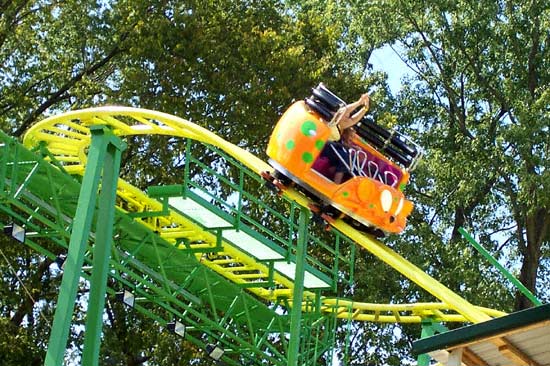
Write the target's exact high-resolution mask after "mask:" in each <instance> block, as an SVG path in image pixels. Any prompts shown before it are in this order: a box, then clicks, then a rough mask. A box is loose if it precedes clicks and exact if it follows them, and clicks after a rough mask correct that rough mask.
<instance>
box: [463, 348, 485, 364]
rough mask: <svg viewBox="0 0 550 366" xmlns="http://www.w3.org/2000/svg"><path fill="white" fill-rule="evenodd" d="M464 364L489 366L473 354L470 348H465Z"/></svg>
mask: <svg viewBox="0 0 550 366" xmlns="http://www.w3.org/2000/svg"><path fill="white" fill-rule="evenodd" d="M462 362H463V363H464V364H465V365H466V366H487V362H485V361H484V360H483V359H482V358H481V357H479V356H478V355H476V354H475V353H474V352H472V351H471V350H470V349H469V348H464V352H463V353H462Z"/></svg>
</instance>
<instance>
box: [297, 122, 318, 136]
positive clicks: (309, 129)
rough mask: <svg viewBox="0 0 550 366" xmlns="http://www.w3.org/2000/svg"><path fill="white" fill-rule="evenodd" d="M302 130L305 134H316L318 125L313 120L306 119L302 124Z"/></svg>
mask: <svg viewBox="0 0 550 366" xmlns="http://www.w3.org/2000/svg"><path fill="white" fill-rule="evenodd" d="M301 131H302V133H303V134H304V135H305V136H315V134H316V132H317V125H316V124H315V122H313V121H305V122H304V123H303V124H302V127H301Z"/></svg>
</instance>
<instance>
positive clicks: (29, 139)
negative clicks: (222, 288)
mask: <svg viewBox="0 0 550 366" xmlns="http://www.w3.org/2000/svg"><path fill="white" fill-rule="evenodd" d="M92 125H104V126H109V127H110V128H111V130H112V132H113V133H114V134H115V135H116V136H119V137H120V138H122V139H124V137H126V136H135V135H165V136H170V137H181V138H190V139H193V140H196V141H199V142H202V143H206V144H210V145H213V146H216V147H218V148H220V149H221V150H223V151H225V152H226V153H227V154H229V155H231V156H233V157H234V158H235V159H237V160H239V161H240V162H241V163H242V164H243V165H245V166H247V167H248V168H249V169H251V170H252V171H254V172H256V173H257V174H260V173H261V172H264V171H270V170H272V168H271V167H270V166H269V165H268V164H267V163H265V162H264V161H262V160H260V159H259V158H257V157H256V156H255V155H253V154H251V153H249V152H247V151H246V150H243V149H241V148H239V147H238V146H235V145H233V144H231V143H229V142H227V141H226V140H224V139H222V138H220V137H219V136H217V135H216V134H214V133H212V132H210V131H208V130H206V129H204V128H202V127H200V126H198V125H196V124H194V123H191V122H189V121H187V120H184V119H182V118H179V117H176V116H173V115H169V114H166V113H161V112H157V111H152V110H146V109H137V108H130V107H117V106H113V107H100V108H90V109H85V110H77V111H72V112H68V113H64V114H62V115H58V116H54V117H50V118H47V119H45V120H43V121H41V122H39V123H37V124H35V125H34V126H33V127H32V128H31V129H29V131H28V132H27V133H26V135H25V137H24V145H25V146H26V147H27V148H33V147H36V146H38V145H39V144H41V143H45V144H46V145H47V148H48V150H49V152H50V153H51V154H52V155H53V158H54V159H55V160H57V161H58V162H60V163H61V164H62V165H63V167H64V169H65V170H66V171H67V172H68V173H70V174H79V175H83V174H84V170H85V167H86V161H87V155H86V153H87V149H88V147H89V145H90V142H91V134H90V130H89V127H90V126H92ZM283 194H284V195H286V196H287V197H289V198H290V199H292V200H294V201H296V202H297V203H298V204H300V205H302V206H304V207H307V206H308V204H309V203H310V202H309V200H308V199H307V198H306V197H305V196H303V195H302V194H301V193H299V192H298V191H295V190H293V189H288V190H286V191H285V192H284V193H283ZM117 195H118V200H117V201H118V202H119V203H118V208H119V209H120V210H123V211H125V212H128V213H132V212H147V211H161V210H162V204H161V203H160V202H159V201H157V200H155V199H152V198H150V197H149V196H148V195H147V194H146V193H144V192H143V191H141V190H140V189H138V188H136V187H134V186H132V185H130V184H129V183H127V182H125V181H123V180H121V179H119V182H118V188H117ZM135 220H136V221H138V222H140V223H141V224H143V225H146V226H148V227H149V228H150V229H151V230H153V231H156V232H158V233H159V235H160V236H161V237H162V238H163V239H165V240H167V241H169V242H173V243H176V241H177V239H181V238H185V239H187V242H189V243H191V247H192V248H202V249H204V248H214V247H216V245H217V241H216V240H217V238H216V236H215V235H213V234H212V233H209V232H207V231H204V230H203V229H202V228H201V227H199V226H198V225H196V224H195V223H193V222H192V221H190V220H189V219H187V218H185V217H184V216H182V215H180V214H178V213H176V212H173V211H170V212H169V214H168V215H167V216H161V217H153V218H150V217H149V218H147V217H145V218H135ZM332 225H333V227H334V228H336V229H337V230H339V231H340V232H342V233H343V234H345V235H347V236H348V237H349V238H350V239H352V240H353V241H354V242H356V243H357V244H358V245H360V246H361V247H363V248H365V249H366V250H368V251H369V252H371V253H372V254H374V255H375V256H377V257H378V258H380V259H381V260H382V261H384V262H385V263H387V264H388V265H390V266H391V267H393V268H394V269H396V270H397V271H399V272H400V273H402V274H403V275H404V276H406V277H407V278H409V279H410V280H412V281H413V282H415V283H416V284H418V285H419V286H421V287H422V288H424V289H425V290H427V291H428V292H430V293H431V294H432V295H434V296H435V297H436V298H438V299H439V300H440V301H441V303H417V304H405V305H396V304H366V303H357V302H352V301H348V300H342V299H333V298H324V299H322V304H323V308H324V309H325V311H327V312H336V313H337V316H338V317H339V318H344V319H353V320H358V321H374V322H402V323H413V322H414V323H417V322H420V321H421V320H422V318H426V317H432V318H433V319H435V320H437V321H443V322H447V321H457V322H473V323H478V322H482V321H485V320H489V319H491V318H492V317H496V316H502V315H504V313H502V312H499V311H496V310H491V309H486V308H481V307H477V306H474V305H472V304H470V303H469V302H467V301H466V300H464V299H463V298H462V297H460V296H459V295H457V294H455V293H454V292H452V291H451V290H449V289H448V288H446V287H445V286H443V285H442V284H441V283H439V282H438V281H436V280H434V279H433V278H431V277H430V276H428V275H427V274H426V273H424V272H423V271H422V270H420V269H419V268H418V267H416V266H414V265H413V264H412V263H410V262H408V261H407V260H406V259H404V258H403V257H401V256H400V255H399V254H397V253H395V252H394V251H392V250H391V249H390V248H388V247H387V246H386V245H384V244H383V243H381V242H379V241H377V240H375V239H373V238H371V237H368V236H365V235H363V234H361V233H360V232H358V231H356V230H355V229H353V228H352V227H350V226H349V225H347V224H346V223H344V222H343V221H340V220H339V221H336V222H335V223H333V224H332ZM222 245H223V251H222V252H221V253H218V254H220V255H221V256H223V257H224V259H211V260H210V259H208V258H205V257H204V256H203V257H201V258H200V260H201V262H202V263H203V264H204V265H206V266H208V267H210V268H211V269H213V270H214V271H216V272H217V273H220V274H221V275H223V276H224V277H226V278H228V279H229V280H231V281H233V282H234V283H237V284H246V283H247V282H248V281H257V280H259V279H263V278H265V279H267V277H268V275H269V269H268V268H267V267H266V266H265V265H263V264H262V263H259V262H257V261H256V260H255V259H254V258H251V257H250V256H249V255H247V254H246V253H244V252H242V251H241V250H239V248H237V247H235V246H232V245H230V244H229V243H226V242H223V243H222ZM198 255H200V254H198ZM228 264H230V266H228ZM237 269H238V270H237ZM247 272H248V274H247ZM237 273H239V274H237ZM273 279H274V282H275V283H276V285H277V286H276V288H275V289H268V288H258V287H251V288H249V291H250V292H252V293H254V294H255V295H257V296H259V297H261V298H263V299H266V300H270V301H275V300H276V299H277V298H281V297H284V298H288V299H292V293H293V288H294V284H293V282H292V281H290V280H289V279H287V278H286V277H284V276H282V275H279V274H277V273H275V275H274V278H273ZM313 296H314V295H313V294H312V293H310V292H307V291H306V292H304V298H306V297H307V298H310V299H311V298H312V297H313Z"/></svg>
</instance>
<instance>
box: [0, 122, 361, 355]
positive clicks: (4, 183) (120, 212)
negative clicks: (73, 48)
mask: <svg viewBox="0 0 550 366" xmlns="http://www.w3.org/2000/svg"><path fill="white" fill-rule="evenodd" d="M193 150H194V149H192V148H191V141H188V149H187V151H188V157H187V159H186V168H185V177H184V179H183V180H184V184H183V185H181V186H169V187H153V188H151V189H150V191H151V195H152V196H155V197H157V198H158V199H159V201H160V202H163V203H164V204H163V207H166V202H167V198H168V197H169V196H172V195H173V193H174V190H176V191H178V192H180V191H181V193H182V194H183V195H184V196H187V197H194V198H195V199H197V200H201V197H202V199H204V197H209V200H207V201H209V202H210V205H211V207H210V208H211V210H212V212H214V213H216V214H217V215H220V216H224V217H225V218H227V219H228V220H231V219H233V221H234V222H235V224H236V225H240V224H242V225H246V226H247V227H248V228H252V229H251V230H250V232H251V233H252V232H253V233H257V234H258V235H256V237H257V238H259V239H261V240H263V241H265V242H266V244H268V245H270V246H271V247H273V248H275V249H277V250H278V251H279V252H280V253H283V254H284V257H285V258H286V260H289V261H292V260H293V259H295V257H296V250H297V249H299V248H297V240H296V236H297V230H298V225H299V223H298V216H299V212H300V209H299V208H297V207H292V204H290V206H289V212H287V213H286V214H288V217H287V215H285V214H280V213H279V211H278V210H277V209H275V208H272V207H270V206H269V205H266V204H265V203H264V200H265V197H264V199H263V200H262V197H257V195H256V196H255V195H254V194H251V193H250V192H249V191H248V190H247V189H246V188H247V187H246V185H248V184H252V185H254V189H256V190H258V189H259V188H261V181H259V180H258V178H257V177H256V176H255V175H253V174H250V172H248V171H247V170H246V169H244V168H243V167H242V166H241V165H240V164H238V162H236V161H234V160H232V159H231V158H230V157H228V156H224V155H223V154H222V153H221V152H220V151H217V150H215V149H212V148H211V149H209V151H210V152H211V153H214V154H215V155H217V156H216V158H215V159H214V160H212V161H210V164H208V165H206V164H205V163H204V162H203V161H202V160H201V159H198V158H196V157H194V156H193V155H192V154H191V151H193ZM48 156H49V154H48V151H47V150H44V149H42V150H41V151H37V152H31V151H29V150H27V149H25V148H24V147H23V146H22V145H21V144H19V143H18V142H16V141H15V140H13V139H11V138H10V137H8V136H7V135H5V134H4V133H2V132H0V187H1V189H0V210H1V211H3V212H4V213H5V214H7V215H8V216H9V217H10V218H11V220H13V222H15V223H17V224H19V225H22V226H24V227H25V228H26V231H27V238H26V241H25V244H26V245H28V246H30V247H32V248H33V249H34V250H36V251H37V252H39V253H41V254H42V255H44V256H45V257H48V258H49V259H50V260H55V259H56V258H57V256H58V255H59V254H62V253H66V252H67V250H68V247H69V240H70V233H71V230H72V225H73V224H74V222H73V220H72V218H73V217H75V213H76V210H77V205H78V200H79V191H80V188H81V177H79V176H72V175H69V174H67V173H65V172H64V171H63V167H61V166H55V161H52V159H51V158H48ZM43 157H45V158H46V159H44V158H43ZM219 159H221V160H223V161H224V163H227V164H228V166H231V167H232V168H231V169H233V171H234V173H235V176H236V177H237V178H236V179H233V178H231V177H232V175H231V174H228V173H227V172H225V173H224V174H223V175H221V174H219V173H218V171H217V168H216V166H218V165H217V163H215V161H218V162H219V161H220V160H219ZM194 169H195V170H196V169H199V170H200V171H201V174H202V176H204V175H208V174H210V175H211V176H212V177H213V179H214V180H215V181H216V182H217V184H219V187H222V188H221V191H223V192H225V193H224V194H218V195H212V194H211V193H210V190H209V189H208V187H206V188H205V187H203V186H201V185H200V184H199V183H198V178H195V177H197V176H198V175H195V176H194V175H193V170H194ZM228 177H229V178H228ZM250 179H252V180H254V179H255V180H256V182H249V180H250ZM206 181H209V180H208V179H207V180H206ZM210 181H212V180H210ZM219 187H218V188H219ZM263 191H265V189H264V190H263ZM219 192H220V191H219V190H218V193H219ZM224 195H226V196H228V197H229V196H230V197H232V198H229V199H227V198H223V196H224ZM272 196H273V195H272ZM228 202H231V204H228ZM117 204H118V206H119V207H117V208H116V211H115V215H114V227H113V233H112V235H113V243H112V248H111V256H110V260H109V263H108V266H109V272H108V275H109V277H110V278H111V279H112V280H114V281H108V283H109V284H112V283H115V285H112V286H111V287H107V289H106V291H107V294H108V296H114V295H115V294H116V293H117V292H119V291H121V290H122V289H128V290H130V291H132V292H133V293H134V294H135V296H136V303H135V306H134V308H135V309H136V310H137V311H140V312H142V313H143V314H145V315H147V316H149V317H151V318H152V319H154V320H155V321H157V322H158V324H159V326H160V327H163V328H165V327H166V325H167V323H168V322H171V321H173V320H174V319H177V320H179V321H181V322H182V323H184V324H185V325H186V335H185V338H186V339H187V340H188V341H190V342H192V343H193V344H195V345H196V346H198V347H200V348H203V349H204V348H205V347H206V346H207V344H209V343H214V344H218V345H220V346H221V347H223V349H224V350H225V353H224V356H223V361H224V362H225V363H226V364H228V365H241V364H248V365H266V364H269V365H288V364H289V359H288V358H289V357H291V358H295V359H294V360H290V362H293V363H294V362H295V364H299V365H317V364H319V363H325V362H326V363H329V361H327V360H330V359H331V355H332V352H333V347H334V344H335V330H336V327H337V321H336V316H335V314H333V313H330V312H326V311H325V312H321V306H320V302H319V301H320V293H321V291H320V290H315V291H313V292H312V293H311V294H309V295H305V296H304V301H303V303H302V307H303V309H304V310H305V311H304V312H303V315H301V317H298V319H297V320H298V322H299V324H298V327H299V330H298V335H299V340H298V342H299V345H298V344H297V345H294V346H293V345H292V344H290V343H289V338H290V337H289V336H290V333H291V331H292V329H291V315H290V312H289V307H288V304H289V302H290V303H291V302H292V292H285V291H283V292H281V293H280V294H279V295H277V297H276V299H274V300H271V301H266V300H265V299H262V298H258V297H257V296H254V294H251V293H250V292H249V291H248V290H247V289H250V288H251V287H256V286H259V287H262V288H265V290H266V291H273V292H276V290H277V289H276V288H275V287H274V283H273V281H270V280H268V281H251V282H249V283H246V284H242V283H241V284H239V283H235V282H234V281H231V280H230V279H228V278H226V277H224V275H223V273H222V274H220V273H217V272H216V271H215V270H213V269H212V268H211V267H209V266H205V265H204V263H203V262H202V261H203V260H205V261H216V260H219V259H216V257H218V258H219V257H220V254H221V255H223V253H217V252H216V249H215V247H214V248H212V247H207V248H205V249H203V250H202V252H203V253H201V250H200V249H197V248H196V247H193V245H191V243H193V242H194V240H195V239H194V237H195V236H197V235H199V236H200V233H194V232H190V233H189V235H188V238H185V237H184V238H181V237H180V238H178V240H177V243H176V245H175V244H174V242H173V241H171V240H166V239H164V238H163V237H162V235H158V233H156V232H154V231H153V230H151V229H150V228H149V227H147V225H144V224H143V223H142V222H140V220H157V219H158V218H159V217H162V216H163V215H166V212H164V210H160V211H148V210H147V209H146V208H145V209H144V210H143V211H141V213H140V212H137V213H136V212H135V211H134V212H132V213H130V212H127V211H126V210H125V208H127V206H128V205H129V203H128V202H122V203H121V202H119V203H117ZM287 204H289V203H288V202H287ZM245 205H246V208H247V210H248V211H254V212H247V210H245V209H244V207H245ZM96 210H97V207H96ZM265 215H272V216H273V217H275V218H276V219H275V221H276V225H275V226H276V228H273V227H271V228H270V227H267V226H265V225H263V224H262V223H261V219H262V217H265ZM272 222H273V220H272ZM281 223H283V225H281ZM7 224H8V223H7V222H6V223H0V225H2V226H5V225H7ZM326 235H333V236H334V235H336V237H335V238H332V239H333V240H332V243H333V244H334V246H330V245H327V244H326V238H325V240H323V238H321V237H315V236H312V235H309V236H308V240H307V241H308V244H309V245H308V246H307V248H309V249H310V250H313V251H314V252H315V253H312V252H310V253H308V254H307V256H306V258H307V260H306V264H305V265H306V266H307V268H308V269H309V270H310V271H311V273H315V274H317V275H319V277H322V278H323V279H325V280H326V281H327V283H329V284H330V288H328V289H325V290H328V291H331V292H335V291H336V290H337V288H338V286H342V284H344V285H345V284H347V283H350V282H351V281H352V276H353V258H354V255H355V252H354V245H353V244H352V243H351V242H350V241H349V240H348V239H346V238H345V237H343V236H339V235H338V234H337V233H326ZM96 236H97V230H96V227H95V222H94V223H92V228H91V233H90V236H89V240H88V245H87V247H86V249H85V253H84V266H83V267H82V272H81V273H80V275H81V276H82V277H83V278H85V279H88V280H90V278H91V269H90V268H91V267H92V263H93V256H92V254H93V243H94V240H95V237H96ZM266 237H269V238H270V239H265V238H266ZM303 249H304V250H305V249H306V248H303ZM319 253H325V255H324V256H323V255H321V257H325V261H324V262H323V261H319V260H318V259H315V258H317V257H318V256H319ZM326 258H330V260H327V259H326ZM342 268H344V269H345V272H344V271H341V269H342ZM342 273H346V274H347V275H348V276H346V277H344V278H342ZM285 294H286V295H285ZM312 294H313V295H312ZM285 309H286V310H285ZM295 321H296V319H295ZM300 335H301V336H300ZM289 347H290V348H291V349H296V348H297V347H299V350H300V351H299V354H297V353H296V352H292V355H291V356H289Z"/></svg>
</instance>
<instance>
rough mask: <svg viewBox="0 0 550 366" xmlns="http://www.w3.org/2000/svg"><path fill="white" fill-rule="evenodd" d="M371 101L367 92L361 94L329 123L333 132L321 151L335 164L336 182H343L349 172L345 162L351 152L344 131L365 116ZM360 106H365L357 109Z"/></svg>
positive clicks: (322, 154) (341, 109) (340, 110)
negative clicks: (343, 136) (343, 137)
mask: <svg viewBox="0 0 550 366" xmlns="http://www.w3.org/2000/svg"><path fill="white" fill-rule="evenodd" d="M369 103H370V98H369V95H368V94H367V93H365V94H363V95H361V98H359V100H357V101H356V102H353V103H351V104H348V105H346V106H344V107H342V108H340V109H339V110H338V111H337V112H336V113H335V115H334V118H333V119H332V121H331V122H330V124H329V125H330V128H331V134H330V137H329V139H328V141H327V143H326V144H325V147H324V148H323V151H321V156H322V157H323V156H324V157H327V158H328V159H329V160H330V162H331V163H332V165H333V166H334V170H335V173H334V178H333V181H334V183H337V184H340V183H342V180H343V178H344V175H345V174H346V173H347V172H349V169H348V167H347V166H346V163H345V162H346V161H349V156H348V154H349V152H348V147H346V144H345V143H344V141H342V135H345V134H344V131H345V130H346V129H348V128H350V127H352V126H355V125H356V124H357V123H358V122H359V121H360V120H361V118H363V116H364V115H365V113H367V111H368V110H369ZM360 106H363V107H362V108H361V109H359V110H357V108H358V107H360ZM356 110H357V111H356Z"/></svg>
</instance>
